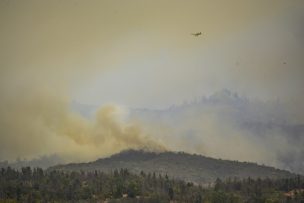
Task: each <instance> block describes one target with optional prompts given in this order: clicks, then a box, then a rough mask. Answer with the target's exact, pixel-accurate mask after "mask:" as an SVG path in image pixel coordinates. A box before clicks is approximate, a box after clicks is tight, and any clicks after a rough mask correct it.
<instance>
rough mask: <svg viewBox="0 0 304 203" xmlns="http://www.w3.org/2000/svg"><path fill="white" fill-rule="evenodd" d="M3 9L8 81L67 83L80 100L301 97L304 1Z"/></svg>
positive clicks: (53, 4) (159, 103)
mask: <svg viewBox="0 0 304 203" xmlns="http://www.w3.org/2000/svg"><path fill="white" fill-rule="evenodd" d="M0 2H1V4H0V9H1V10H0V11H1V12H0V18H1V19H0V20H1V21H0V23H1V24H0V25H1V34H0V35H1V44H2V45H1V48H0V53H1V69H2V71H5V74H9V75H8V76H6V75H3V74H2V76H3V77H5V78H6V79H8V80H18V81H20V79H19V78H15V79H13V78H10V76H12V77H16V75H19V76H20V77H21V78H24V77H29V78H34V79H35V80H42V82H43V83H45V84H46V85H47V86H52V85H57V83H60V87H62V83H64V86H65V88H67V89H68V96H70V97H71V98H72V99H73V100H77V101H79V102H81V103H89V104H103V103H108V102H116V103H119V104H122V105H127V106H132V107H164V106H168V105H170V104H172V103H181V102H182V101H184V100H188V99H190V100H191V99H193V98H195V97H200V96H202V95H204V94H210V93H212V92H214V91H216V90H219V89H222V88H228V89H232V90H235V91H238V92H240V93H241V94H246V95H248V96H253V97H262V98H269V97H270V98H277V97H282V98H286V97H288V98H289V97H298V96H299V95H301V96H302V95H303V91H302V90H303V87H304V80H303V79H302V78H303V67H304V66H303V65H304V62H303V61H304V60H303V53H304V48H303V47H304V46H303V44H304V38H303V36H304V28H303V21H304V15H303V13H304V12H303V10H304V3H303V1H301V0H292V1H285V0H266V1H265V0H255V1H253V0H233V1H211V0H200V1H194V0H192V1H181V0H174V1H173V0H172V1H170V0H166V1H158V0H156V1H155V0H154V1H139V0H138V1H136V0H130V1H118V0H111V1H110V0H109V1H94V0H92V1H83V0H70V1H60V0H54V1H34V0H31V1H13V0H10V1H7V0H1V1H0ZM199 31H200V32H202V33H203V34H202V36H200V37H197V38H195V37H193V36H191V35H190V33H193V32H199ZM105 70H106V71H105ZM16 72H18V73H16ZM22 80H26V79H22ZM38 82H41V81H38ZM54 83H55V84H54Z"/></svg>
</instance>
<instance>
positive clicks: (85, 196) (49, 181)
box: [0, 167, 304, 203]
mask: <svg viewBox="0 0 304 203" xmlns="http://www.w3.org/2000/svg"><path fill="white" fill-rule="evenodd" d="M0 202H108V203H115V202H117V203H119V202H151V203H152V202H155V203H157V202H189V203H190V202H194V203H198V202H214V203H221V202H231V203H233V202H304V178H303V177H302V176H296V177H293V178H284V179H267V178H265V179H253V178H246V179H237V178H228V179H226V180H220V179H217V180H216V181H215V183H214V184H210V185H208V186H201V185H197V184H193V183H190V182H185V181H182V180H175V179H171V178H169V177H168V176H167V175H161V174H155V173H144V172H141V173H140V174H133V173H130V172H129V171H128V170H127V169H120V170H113V171H112V172H110V173H104V172H100V171H93V172H66V171H65V172H64V171H56V170H51V171H45V170H43V169H41V168H34V169H32V168H30V167H24V168H22V169H21V170H16V169H12V168H10V167H8V168H2V169H1V173H0Z"/></svg>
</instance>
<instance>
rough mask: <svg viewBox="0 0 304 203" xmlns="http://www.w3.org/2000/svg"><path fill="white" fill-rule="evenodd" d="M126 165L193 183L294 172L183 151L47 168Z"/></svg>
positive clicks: (125, 153) (127, 153)
mask: <svg viewBox="0 0 304 203" xmlns="http://www.w3.org/2000/svg"><path fill="white" fill-rule="evenodd" d="M120 168H127V169H128V170H130V171H131V172H133V173H137V174H138V173H140V172H141V171H144V172H146V173H149V172H150V173H153V172H155V173H156V174H163V175H165V174H168V175H169V176H170V177H173V178H176V179H181V180H185V181H191V182H194V183H210V182H214V181H215V180H216V178H220V179H226V178H228V177H232V178H233V177H237V178H241V179H242V178H248V177H251V178H267V177H269V178H273V179H276V178H287V177H293V176H294V174H292V173H290V172H288V171H285V170H280V169H276V168H273V167H268V166H262V165H258V164H255V163H248V162H239V161H228V160H221V159H214V158H209V157H205V156H202V155H196V154H188V153H184V152H159V153H156V152H148V151H143V150H127V151H123V152H120V153H118V154H114V155H112V156H110V157H107V158H102V159H98V160H96V161H94V162H89V163H72V164H66V165H57V166H54V167H51V168H49V170H54V169H56V170H64V171H94V170H99V171H104V172H111V171H113V170H115V169H120Z"/></svg>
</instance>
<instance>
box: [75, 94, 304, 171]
mask: <svg viewBox="0 0 304 203" xmlns="http://www.w3.org/2000/svg"><path fill="white" fill-rule="evenodd" d="M288 105H289V104H286V103H284V102H282V101H279V100H275V101H272V100H268V101H261V100H257V99H253V98H247V97H245V96H240V95H238V94H237V93H236V92H232V91H229V90H227V89H223V90H221V91H218V92H215V93H214V94H212V95H210V96H208V97H202V98H200V99H197V100H195V101H189V102H185V103H183V104H181V105H173V106H171V107H169V108H165V109H161V110H153V109H148V108H146V109H142V108H137V109H130V110H129V115H128V119H129V120H133V121H137V122H140V123H141V126H142V127H143V129H144V130H145V131H147V132H149V133H151V134H152V135H153V136H154V137H157V138H159V139H160V140H163V141H164V140H166V141H164V142H165V143H166V146H167V147H168V148H169V149H173V150H182V151H186V152H191V153H198V154H203V155H206V156H211V157H216V158H224V159H230V160H241V161H253V162H258V163H260V164H266V165H271V166H276V167H279V168H282V169H287V170H291V171H294V172H297V173H302V174H303V173H304V171H303V169H304V149H303V147H302V146H304V123H301V122H299V120H297V119H296V117H294V113H293V112H292V111H290V109H288ZM96 108H97V107H95V106H93V105H81V104H79V103H76V102H74V103H72V109H73V111H77V112H79V113H81V114H83V115H84V116H86V117H91V116H92V115H94V111H95V110H96Z"/></svg>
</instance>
